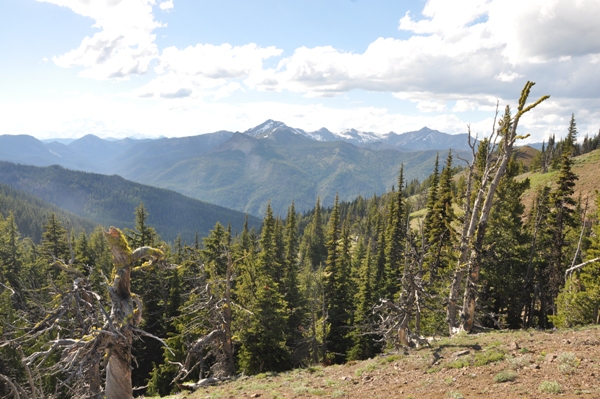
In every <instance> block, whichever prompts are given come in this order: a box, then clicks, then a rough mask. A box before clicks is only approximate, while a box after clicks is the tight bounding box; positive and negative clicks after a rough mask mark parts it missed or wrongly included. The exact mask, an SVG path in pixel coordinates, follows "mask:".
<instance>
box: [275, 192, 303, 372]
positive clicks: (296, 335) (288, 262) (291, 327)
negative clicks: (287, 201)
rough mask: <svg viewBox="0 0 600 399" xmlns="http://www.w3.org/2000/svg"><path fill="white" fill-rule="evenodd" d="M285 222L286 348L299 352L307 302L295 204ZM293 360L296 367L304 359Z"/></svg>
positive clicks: (298, 356)
mask: <svg viewBox="0 0 600 399" xmlns="http://www.w3.org/2000/svg"><path fill="white" fill-rule="evenodd" d="M285 222H286V223H285V276H284V279H283V281H282V283H281V291H282V292H283V299H284V300H285V302H286V304H287V309H286V311H287V315H288V319H287V326H286V332H285V335H286V346H287V347H288V348H291V349H292V350H295V351H297V350H298V348H299V345H300V343H301V341H302V325H303V321H304V320H303V313H304V307H305V303H304V302H305V301H304V298H302V296H301V294H300V286H299V281H298V273H299V271H298V251H299V248H298V222H297V215H296V209H295V206H294V203H293V202H292V205H290V207H289V209H288V213H287V217H286V219H285ZM292 360H293V363H294V365H298V364H299V362H300V361H301V360H303V359H301V358H300V355H295V356H293V358H292Z"/></svg>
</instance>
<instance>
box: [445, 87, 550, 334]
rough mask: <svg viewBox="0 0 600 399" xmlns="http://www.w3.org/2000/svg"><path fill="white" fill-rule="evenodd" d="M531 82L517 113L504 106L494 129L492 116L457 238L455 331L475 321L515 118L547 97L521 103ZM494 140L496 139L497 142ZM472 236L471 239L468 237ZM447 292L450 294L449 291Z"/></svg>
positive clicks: (469, 327) (513, 138)
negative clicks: (466, 218) (459, 301)
mask: <svg viewBox="0 0 600 399" xmlns="http://www.w3.org/2000/svg"><path fill="white" fill-rule="evenodd" d="M534 84H535V83H533V82H527V83H526V84H525V87H524V88H523V90H522V91H521V97H520V98H519V106H518V108H517V113H516V115H515V116H514V118H510V108H509V107H506V111H505V114H504V117H503V119H502V120H501V121H500V126H499V128H498V129H496V119H494V127H493V130H492V135H491V138H490V146H489V148H488V151H487V154H486V159H485V165H484V169H483V172H482V176H481V182H480V186H479V190H478V192H477V196H476V198H475V202H474V204H473V213H472V214H471V218H470V223H469V227H468V229H467V230H466V231H463V234H465V233H466V236H463V237H462V239H461V246H462V244H463V243H466V244H467V245H468V248H461V256H460V258H461V259H460V261H459V262H460V263H459V267H458V271H457V273H455V281H453V287H452V288H455V286H456V285H458V284H460V283H459V282H458V281H457V278H458V277H460V278H461V279H462V275H460V274H461V273H459V271H460V270H461V269H462V267H463V265H466V266H467V268H468V269H467V281H466V284H465V292H464V299H463V308H462V312H461V324H460V326H459V330H464V331H467V332H470V331H471V330H472V328H473V325H474V322H475V310H476V308H477V291H478V285H479V274H480V272H481V264H482V258H481V252H482V248H483V240H484V238H485V232H486V229H487V225H488V221H489V216H490V213H491V210H492V204H493V200H494V194H495V193H496V189H497V188H498V185H499V184H500V180H501V179H502V177H503V176H504V174H505V172H506V167H507V165H508V162H509V161H510V158H511V156H512V151H513V147H514V144H515V141H516V140H517V139H518V138H521V137H519V136H517V127H518V125H519V120H520V118H521V116H523V114H525V113H526V112H528V111H530V110H532V109H533V108H535V107H536V106H537V105H538V104H540V103H541V102H542V101H544V100H546V99H548V98H549V96H543V97H541V98H540V99H539V100H537V101H536V102H535V103H533V104H531V105H528V106H526V105H525V102H526V101H527V97H528V96H529V93H530V91H531V88H532V87H533V85H534ZM496 116H497V112H496ZM498 139H500V142H499V143H498ZM488 184H489V186H488ZM475 233H476V236H475ZM474 236H475V239H474V240H473V241H472V240H471V238H472V237H474ZM465 255H466V259H464V260H463V258H465ZM450 295H451V297H452V295H453V293H452V290H451V294H450ZM453 299H454V301H455V300H456V298H453ZM449 302H450V303H449V309H448V315H449V320H448V321H449V324H450V332H451V334H453V333H455V332H456V331H454V328H453V326H452V323H453V322H456V320H455V319H452V318H450V316H451V309H450V305H451V302H452V301H449ZM452 306H455V302H454V304H452ZM452 313H453V316H455V315H456V309H455V308H454V309H452Z"/></svg>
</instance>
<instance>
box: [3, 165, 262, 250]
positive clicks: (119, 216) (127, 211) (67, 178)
mask: <svg viewBox="0 0 600 399" xmlns="http://www.w3.org/2000/svg"><path fill="white" fill-rule="evenodd" d="M0 183H4V184H8V185H10V186H11V187H13V188H16V189H19V190H22V191H25V192H27V193H29V194H31V195H34V196H36V197H38V198H40V199H42V200H44V201H46V202H49V203H51V204H54V205H55V206H57V207H60V208H62V209H65V210H67V211H69V212H72V213H74V214H76V215H79V216H81V217H84V218H87V219H89V220H93V221H94V222H96V223H97V224H100V225H103V226H105V227H108V226H120V227H128V228H132V227H133V219H134V210H135V208H136V207H137V206H138V205H139V204H140V203H142V202H143V203H144V205H145V207H146V210H147V212H148V214H149V216H148V218H149V221H150V222H151V223H152V225H153V226H154V227H155V229H156V230H157V231H158V232H159V233H160V235H161V237H162V238H163V239H164V240H167V241H173V240H175V238H176V237H177V236H178V235H181V237H182V238H183V239H184V240H185V241H186V242H193V241H194V239H195V236H196V233H198V234H199V235H200V236H201V237H202V236H205V235H206V234H207V233H208V231H209V230H210V229H211V228H212V227H213V226H214V224H215V223H216V222H217V221H220V222H221V223H223V224H225V225H227V224H228V223H231V225H232V228H233V230H234V231H241V229H242V226H243V224H244V222H245V220H246V216H245V215H244V214H242V213H240V212H236V211H232V210H230V209H226V208H223V207H221V206H217V205H212V204H208V203H205V202H202V201H198V200H194V199H192V198H188V197H185V196H183V195H181V194H178V193H176V192H173V191H169V190H164V189H159V188H155V187H150V186H146V185H142V184H138V183H133V182H131V181H128V180H125V179H123V178H122V177H119V176H105V175H100V174H94V173H85V172H78V171H73V170H68V169H65V168H63V167H60V166H56V165H55V166H49V167H45V168H43V167H35V166H25V165H16V164H12V163H8V162H0ZM248 223H249V224H250V226H258V225H259V223H260V221H259V220H258V219H256V218H255V217H253V216H249V219H248Z"/></svg>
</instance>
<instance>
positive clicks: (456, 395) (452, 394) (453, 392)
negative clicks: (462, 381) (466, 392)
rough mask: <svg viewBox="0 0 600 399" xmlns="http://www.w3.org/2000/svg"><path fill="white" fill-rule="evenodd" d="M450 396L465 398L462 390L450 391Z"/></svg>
mask: <svg viewBox="0 0 600 399" xmlns="http://www.w3.org/2000/svg"><path fill="white" fill-rule="evenodd" d="M448 397H449V398H450V399H463V398H464V396H463V395H462V394H461V393H460V392H457V391H450V392H448Z"/></svg>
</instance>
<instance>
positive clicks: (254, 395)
mask: <svg viewBox="0 0 600 399" xmlns="http://www.w3.org/2000/svg"><path fill="white" fill-rule="evenodd" d="M250 397H251V398H258V397H260V394H259V393H255V394H252V395H251V396H250Z"/></svg>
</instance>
